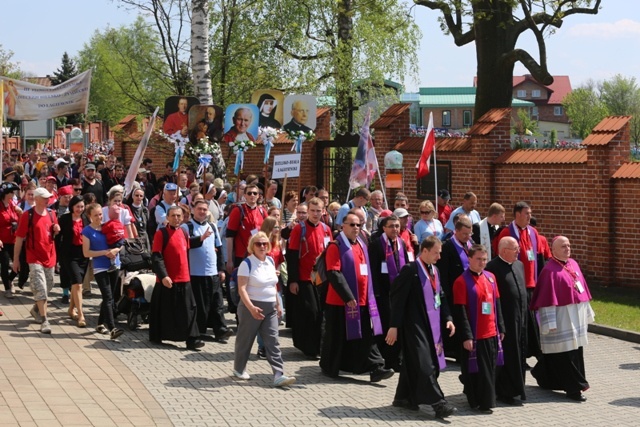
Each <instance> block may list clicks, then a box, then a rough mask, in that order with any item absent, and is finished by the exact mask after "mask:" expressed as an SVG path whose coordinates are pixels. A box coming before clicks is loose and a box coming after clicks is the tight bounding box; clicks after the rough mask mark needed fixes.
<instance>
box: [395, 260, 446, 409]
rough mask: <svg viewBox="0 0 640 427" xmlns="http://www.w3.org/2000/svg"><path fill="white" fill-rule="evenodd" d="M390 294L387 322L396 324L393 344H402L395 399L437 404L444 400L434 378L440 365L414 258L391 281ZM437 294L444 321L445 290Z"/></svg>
mask: <svg viewBox="0 0 640 427" xmlns="http://www.w3.org/2000/svg"><path fill="white" fill-rule="evenodd" d="M390 296H391V320H390V324H389V326H390V327H395V328H398V342H396V344H395V345H401V346H402V354H403V359H402V365H401V368H400V379H399V381H398V387H397V388H396V395H395V398H394V399H396V400H401V399H406V400H408V401H409V403H411V404H412V405H418V404H428V405H434V404H437V403H439V402H441V401H443V400H444V393H443V392H442V389H441V388H440V385H439V384H438V381H437V380H438V375H439V374H440V368H439V366H438V358H437V356H436V349H435V344H434V342H433V335H432V333H431V324H430V323H429V317H428V316H427V310H426V307H425V301H424V294H423V291H422V284H421V283H420V278H419V276H418V270H417V266H416V264H415V262H412V263H409V264H408V265H405V266H404V268H403V269H402V271H401V272H400V275H399V276H398V277H396V279H395V280H394V281H393V284H392V285H391V295H390ZM440 298H441V307H440V318H441V323H442V324H445V323H446V322H447V321H450V320H451V314H450V311H449V305H448V303H447V299H446V296H445V294H444V292H441V294H440ZM448 334H449V331H448V329H442V335H443V336H444V335H448Z"/></svg>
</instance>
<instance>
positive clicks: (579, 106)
mask: <svg viewBox="0 0 640 427" xmlns="http://www.w3.org/2000/svg"><path fill="white" fill-rule="evenodd" d="M562 105H563V107H564V109H565V112H566V114H567V117H568V118H569V120H570V121H571V133H572V134H573V135H574V136H575V137H577V138H580V139H584V138H586V137H587V136H588V135H589V134H590V133H591V129H593V128H594V127H595V126H596V125H597V124H598V123H599V122H600V121H601V120H602V119H603V118H605V117H606V116H607V115H608V111H607V107H606V105H605V104H604V103H603V102H602V100H601V99H600V97H599V96H598V93H596V91H595V88H594V87H593V86H588V85H587V86H583V87H579V88H577V89H574V90H573V91H571V93H569V94H568V95H567V96H566V97H565V98H564V100H563V101H562Z"/></svg>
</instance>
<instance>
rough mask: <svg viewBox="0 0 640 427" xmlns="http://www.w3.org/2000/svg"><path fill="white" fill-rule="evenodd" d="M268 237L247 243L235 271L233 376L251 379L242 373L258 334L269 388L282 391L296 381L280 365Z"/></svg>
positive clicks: (275, 277) (278, 312) (278, 313)
mask: <svg viewBox="0 0 640 427" xmlns="http://www.w3.org/2000/svg"><path fill="white" fill-rule="evenodd" d="M270 250H271V243H270V242H269V237H268V236H267V235H266V234H265V233H264V232H262V231H259V232H257V233H256V234H255V235H253V237H251V240H249V247H248V248H247V251H248V252H249V256H248V257H247V258H245V259H244V260H243V261H242V263H240V266H239V267H238V295H239V296H240V304H238V331H237V332H236V345H235V359H234V371H233V375H234V376H235V377H236V378H238V379H241V380H248V379H250V378H251V377H250V376H249V374H248V373H247V371H246V367H247V361H248V360H249V356H250V354H251V347H252V346H253V342H254V341H255V339H256V334H257V333H258V332H260V335H261V336H262V338H263V341H264V346H265V350H266V356H267V360H268V361H269V364H270V365H271V369H272V370H273V374H274V379H273V385H274V386H276V387H284V386H288V385H291V384H293V383H294V382H295V381H296V379H295V378H294V377H287V376H286V375H284V363H283V361H282V353H281V352H280V344H279V343H278V318H279V317H280V316H281V315H282V308H281V307H280V303H279V302H278V299H277V297H276V294H277V284H278V275H277V272H276V267H275V264H274V262H273V259H272V258H271V257H268V256H267V253H268V252H269V251H270Z"/></svg>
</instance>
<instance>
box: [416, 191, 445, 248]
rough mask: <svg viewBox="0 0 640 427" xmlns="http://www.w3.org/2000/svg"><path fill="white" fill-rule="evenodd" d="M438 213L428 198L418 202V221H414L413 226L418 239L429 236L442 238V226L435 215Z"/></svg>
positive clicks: (421, 239)
mask: <svg viewBox="0 0 640 427" xmlns="http://www.w3.org/2000/svg"><path fill="white" fill-rule="evenodd" d="M437 216H438V213H437V211H436V209H435V208H434V207H433V203H431V202H430V201H429V200H425V201H424V202H422V203H420V221H418V222H416V225H414V226H413V232H414V234H415V235H416V236H418V241H419V242H422V241H423V240H424V239H426V238H427V237H429V236H436V237H437V238H438V239H440V240H442V236H443V235H444V227H442V223H441V222H440V220H438V219H437V218H436V217H437Z"/></svg>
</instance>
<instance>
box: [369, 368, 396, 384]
mask: <svg viewBox="0 0 640 427" xmlns="http://www.w3.org/2000/svg"><path fill="white" fill-rule="evenodd" d="M369 376H370V379H371V382H372V383H378V382H380V381H382V380H386V379H389V378H391V377H392V376H393V371H392V370H391V369H384V368H380V367H378V368H376V369H375V371H371V374H370V375H369Z"/></svg>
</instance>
